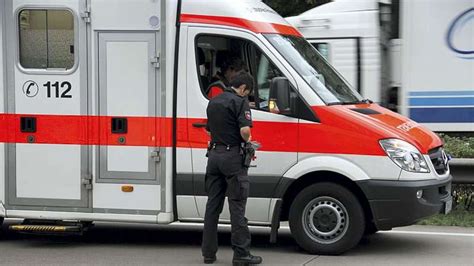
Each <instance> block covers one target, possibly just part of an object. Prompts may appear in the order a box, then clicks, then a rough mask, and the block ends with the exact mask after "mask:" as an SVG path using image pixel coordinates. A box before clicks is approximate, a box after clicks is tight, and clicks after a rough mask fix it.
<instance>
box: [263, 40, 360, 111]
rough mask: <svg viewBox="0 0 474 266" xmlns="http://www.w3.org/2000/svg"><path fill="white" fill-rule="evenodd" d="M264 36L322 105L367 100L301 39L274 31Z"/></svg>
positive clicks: (312, 47)
mask: <svg viewBox="0 0 474 266" xmlns="http://www.w3.org/2000/svg"><path fill="white" fill-rule="evenodd" d="M265 37H267V39H268V40H269V41H270V43H272V45H273V46H274V47H275V48H276V49H277V50H278V51H279V52H280V53H281V55H282V56H283V57H284V58H286V60H288V63H290V65H291V66H292V67H293V68H294V69H295V70H296V71H297V72H298V73H299V74H300V75H301V77H303V79H304V80H305V81H306V82H307V83H308V85H309V86H310V87H311V88H312V89H313V90H314V92H315V93H316V94H317V95H319V97H321V98H322V100H323V101H324V102H325V103H326V104H328V105H333V104H356V103H366V102H367V100H364V99H363V98H362V96H360V95H359V94H358V93H357V92H356V91H354V89H352V88H351V87H350V85H349V84H348V83H347V82H346V81H345V80H344V78H342V76H341V75H339V73H337V72H336V70H335V69H334V68H333V67H332V66H331V65H330V64H329V63H328V62H327V60H326V59H324V57H323V56H321V54H320V53H318V52H317V51H316V50H315V48H314V46H312V45H310V44H309V43H308V42H307V41H306V40H305V39H304V38H302V37H295V36H283V35H277V34H266V35H265Z"/></svg>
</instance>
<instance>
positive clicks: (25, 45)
mask: <svg viewBox="0 0 474 266" xmlns="http://www.w3.org/2000/svg"><path fill="white" fill-rule="evenodd" d="M19 38H20V64H21V65H22V67H24V68H36V69H48V68H52V69H71V68H72V67H73V66H74V17H73V15H72V13H71V12H69V11H66V10H37V9H34V10H32V9H31V10H22V11H21V12H20V14H19Z"/></svg>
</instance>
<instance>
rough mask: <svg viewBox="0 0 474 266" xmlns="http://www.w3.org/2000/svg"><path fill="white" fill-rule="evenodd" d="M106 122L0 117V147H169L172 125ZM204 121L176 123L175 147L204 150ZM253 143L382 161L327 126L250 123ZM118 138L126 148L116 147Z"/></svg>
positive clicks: (368, 139)
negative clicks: (27, 124)
mask: <svg viewBox="0 0 474 266" xmlns="http://www.w3.org/2000/svg"><path fill="white" fill-rule="evenodd" d="M21 117H35V118H36V119H37V121H36V123H37V131H36V132H35V133H22V132H20V118H21ZM111 119H112V117H110V116H79V115H77V116H76V115H34V114H33V115H28V114H21V115H20V114H0V143H28V142H29V141H28V138H29V136H33V137H34V139H35V141H34V143H35V144H74V145H108V146H113V145H117V146H119V145H122V146H148V147H172V119H171V118H168V117H127V120H128V132H127V133H126V134H113V133H111ZM205 122H206V120H205V119H198V118H178V119H177V147H179V148H206V147H207V142H208V140H209V137H208V135H207V133H206V131H205V129H204V128H202V127H200V128H199V127H194V126H193V124H195V123H205ZM252 134H253V139H255V140H258V141H259V142H261V143H262V149H261V150H262V151H272V152H308V153H335V154H336V153H337V154H361V155H362V154H364V155H382V156H383V155H385V153H384V152H383V151H382V150H381V148H380V146H379V144H378V141H377V140H376V139H377V138H376V137H374V136H368V135H367V134H363V133H362V134H358V133H357V132H353V131H347V130H344V129H341V128H337V127H334V126H331V125H323V124H317V123H315V124H300V125H299V126H298V124H297V123H283V122H266V121H255V122H254V128H253V130H252ZM120 138H124V139H125V142H124V143H121V142H120V141H119V139H120Z"/></svg>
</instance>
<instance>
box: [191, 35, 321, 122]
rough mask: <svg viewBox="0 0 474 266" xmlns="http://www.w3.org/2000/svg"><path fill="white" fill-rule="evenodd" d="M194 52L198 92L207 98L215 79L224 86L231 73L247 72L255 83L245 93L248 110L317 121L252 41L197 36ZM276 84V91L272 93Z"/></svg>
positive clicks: (293, 89) (227, 83)
mask: <svg viewBox="0 0 474 266" xmlns="http://www.w3.org/2000/svg"><path fill="white" fill-rule="evenodd" d="M195 53H196V64H197V73H198V76H199V81H200V86H201V91H202V93H203V95H204V96H206V97H207V98H212V97H215V94H214V93H213V92H212V91H213V89H214V85H215V84H216V82H217V83H220V84H223V85H224V86H226V87H227V86H229V82H230V81H231V80H232V77H233V76H234V75H235V74H237V73H238V72H240V71H248V72H249V73H250V74H251V75H252V76H253V77H254V80H255V83H256V84H254V91H253V93H252V94H251V95H249V101H250V106H251V108H252V109H255V110H259V111H263V112H271V113H274V114H280V115H286V116H291V117H295V118H301V119H305V120H309V121H316V122H317V121H318V120H317V118H316V117H315V115H314V113H313V111H311V109H310V108H309V107H308V105H307V104H306V103H305V102H304V100H303V99H302V98H301V96H300V95H299V94H298V92H297V90H296V89H295V88H294V87H293V86H291V85H290V83H289V82H288V79H287V78H286V77H285V76H284V75H283V73H282V71H280V69H278V67H276V65H275V64H274V63H273V62H272V61H271V60H270V59H269V58H268V56H266V55H265V53H264V52H263V51H262V50H261V49H260V48H258V46H257V45H255V44H254V43H252V42H250V41H248V40H245V39H241V38H235V37H230V36H223V35H198V36H197V37H196V52H195ZM282 80H283V81H282ZM284 80H286V82H285V81H284ZM276 83H278V86H277V87H278V88H279V89H278V90H279V92H275V90H276V89H273V91H274V92H272V88H276V87H275V86H276ZM285 84H286V85H287V86H288V88H284V87H285V86H286V85H285ZM272 86H273V87H272ZM272 97H273V98H272ZM274 97H277V98H278V97H284V99H277V98H274Z"/></svg>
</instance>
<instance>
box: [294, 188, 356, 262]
mask: <svg viewBox="0 0 474 266" xmlns="http://www.w3.org/2000/svg"><path fill="white" fill-rule="evenodd" d="M289 222H290V230H291V233H292V234H293V236H294V238H295V240H296V242H297V243H298V244H299V245H300V246H301V247H302V248H303V249H305V250H306V251H308V252H309V253H312V254H327V255H337V254H341V253H343V252H345V251H347V250H349V249H351V248H353V247H354V246H356V245H357V243H359V241H360V239H361V238H362V236H363V234H364V229H365V218H364V211H363V209H362V207H361V205H360V203H359V201H358V199H357V198H356V197H355V196H354V194H353V193H352V192H350V191H349V190H348V189H346V188H345V187H343V186H341V185H338V184H334V183H317V184H314V185H311V186H309V187H307V188H305V189H304V190H302V191H301V192H300V193H299V194H298V195H297V196H296V198H295V200H294V201H293V203H292V204H291V207H290V215H289Z"/></svg>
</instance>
